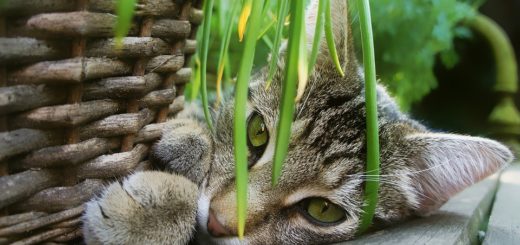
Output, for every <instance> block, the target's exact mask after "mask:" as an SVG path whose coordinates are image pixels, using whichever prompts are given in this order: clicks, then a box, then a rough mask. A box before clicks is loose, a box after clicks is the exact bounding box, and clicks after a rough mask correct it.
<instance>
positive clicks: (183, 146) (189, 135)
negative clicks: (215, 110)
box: [152, 118, 212, 185]
mask: <svg viewBox="0 0 520 245" xmlns="http://www.w3.org/2000/svg"><path fill="white" fill-rule="evenodd" d="M211 148H212V140H211V138H210V133H209V131H208V129H207V128H206V127H205V125H202V123H201V122H199V121H197V120H194V119H190V118H184V119H174V120H171V121H169V122H168V123H167V125H166V126H165V128H164V129H163V134H162V137H161V140H159V141H158V142H157V143H156V144H155V145H154V146H153V148H152V157H153V160H154V164H156V165H158V166H159V167H160V168H161V169H165V170H167V171H170V172H174V173H177V174H180V175H183V176H185V177H186V178H188V179H190V180H191V181H193V182H195V183H196V184H198V185H200V184H201V182H202V180H203V178H204V176H205V175H206V174H207V172H208V170H209V163H210V161H211V155H210V154H211V151H212V150H211Z"/></svg>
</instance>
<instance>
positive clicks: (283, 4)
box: [266, 0, 288, 88]
mask: <svg viewBox="0 0 520 245" xmlns="http://www.w3.org/2000/svg"><path fill="white" fill-rule="evenodd" d="M287 6H288V1H287V0H280V1H279V2H278V12H277V15H276V21H277V23H276V34H275V36H274V43H273V49H272V52H271V60H270V61H269V73H268V75H267V82H266V88H269V86H270V85H271V81H272V80H273V77H274V73H275V71H276V67H277V65H276V64H277V63H278V55H279V53H280V44H281V42H282V35H283V26H284V22H285V16H287V10H288V9H287Z"/></svg>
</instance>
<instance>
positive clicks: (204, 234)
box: [196, 193, 248, 245]
mask: <svg viewBox="0 0 520 245" xmlns="http://www.w3.org/2000/svg"><path fill="white" fill-rule="evenodd" d="M209 204H210V197H209V196H207V195H206V194H205V193H201V194H200V196H199V200H198V204H197V205H198V208H197V233H196V236H197V237H196V240H197V243H198V244H216V245H234V244H248V242H247V239H244V240H239V239H238V237H222V238H217V237H213V236H211V235H210V234H209V232H208V218H209Z"/></svg>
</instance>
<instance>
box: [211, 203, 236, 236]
mask: <svg viewBox="0 0 520 245" xmlns="http://www.w3.org/2000/svg"><path fill="white" fill-rule="evenodd" d="M207 227H208V232H209V234H210V235H211V236H213V237H232V236H236V235H237V234H235V233H234V232H232V231H231V230H230V229H228V228H226V227H224V225H222V223H220V221H219V220H218V218H217V216H216V215H215V212H213V210H212V209H211V208H210V209H209V217H208V223H207Z"/></svg>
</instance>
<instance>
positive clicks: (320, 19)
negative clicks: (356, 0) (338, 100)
mask: <svg viewBox="0 0 520 245" xmlns="http://www.w3.org/2000/svg"><path fill="white" fill-rule="evenodd" d="M327 1H329V0H320V1H319V5H318V15H317V16H316V27H315V29H314V40H313V41H312V51H311V56H310V58H309V73H310V72H312V70H313V69H314V65H315V64H316V59H317V58H318V51H319V49H320V43H321V36H322V34H323V27H324V23H325V10H326V6H325V5H326V3H327Z"/></svg>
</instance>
